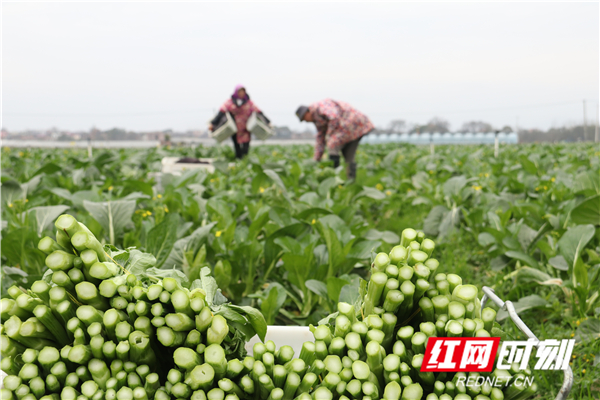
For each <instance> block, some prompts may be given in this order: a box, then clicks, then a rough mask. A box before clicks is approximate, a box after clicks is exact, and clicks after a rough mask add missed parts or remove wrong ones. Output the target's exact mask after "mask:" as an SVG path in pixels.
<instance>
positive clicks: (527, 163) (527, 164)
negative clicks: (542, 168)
mask: <svg viewBox="0 0 600 400" xmlns="http://www.w3.org/2000/svg"><path fill="white" fill-rule="evenodd" d="M519 161H520V163H521V166H522V167H523V169H524V170H525V171H527V173H529V174H531V175H537V173H538V168H537V167H536V166H535V164H534V163H533V162H532V161H531V160H529V158H527V156H526V155H525V154H523V155H521V157H519Z"/></svg>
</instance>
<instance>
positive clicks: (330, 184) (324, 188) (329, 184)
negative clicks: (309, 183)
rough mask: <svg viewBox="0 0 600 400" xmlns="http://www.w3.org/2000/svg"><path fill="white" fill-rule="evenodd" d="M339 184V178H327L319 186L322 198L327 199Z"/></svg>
mask: <svg viewBox="0 0 600 400" xmlns="http://www.w3.org/2000/svg"><path fill="white" fill-rule="evenodd" d="M338 184H339V182H338V179H337V177H335V176H333V177H331V178H327V179H325V180H324V181H323V182H321V183H320V184H319V188H318V189H317V192H318V193H319V194H320V195H321V197H327V196H328V195H329V191H330V190H331V189H333V188H334V187H336V186H337V185H338Z"/></svg>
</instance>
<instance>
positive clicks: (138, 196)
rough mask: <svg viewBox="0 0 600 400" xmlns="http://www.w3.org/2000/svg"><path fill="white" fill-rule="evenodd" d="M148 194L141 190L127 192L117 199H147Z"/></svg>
mask: <svg viewBox="0 0 600 400" xmlns="http://www.w3.org/2000/svg"><path fill="white" fill-rule="evenodd" d="M149 198H150V196H148V195H147V194H144V193H141V192H133V193H129V194H128V195H127V196H125V197H122V198H120V199H119V200H121V201H123V200H139V199H149Z"/></svg>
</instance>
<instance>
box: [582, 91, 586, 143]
mask: <svg viewBox="0 0 600 400" xmlns="http://www.w3.org/2000/svg"><path fill="white" fill-rule="evenodd" d="M586 140H587V116H586V115H585V100H583V141H584V142H585V141H586Z"/></svg>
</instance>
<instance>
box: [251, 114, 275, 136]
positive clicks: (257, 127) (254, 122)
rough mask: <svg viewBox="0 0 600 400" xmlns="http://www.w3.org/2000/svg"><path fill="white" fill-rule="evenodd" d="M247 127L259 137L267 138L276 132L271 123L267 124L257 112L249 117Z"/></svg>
mask: <svg viewBox="0 0 600 400" xmlns="http://www.w3.org/2000/svg"><path fill="white" fill-rule="evenodd" d="M246 129H248V132H250V133H251V134H253V135H254V136H255V137H256V138H257V139H260V140H267V139H268V138H270V137H271V136H273V135H274V134H275V132H274V131H273V129H272V128H270V127H269V125H267V124H265V122H264V121H262V120H261V119H260V118H258V115H256V113H255V112H253V113H252V115H251V116H250V118H248V122H246Z"/></svg>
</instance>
